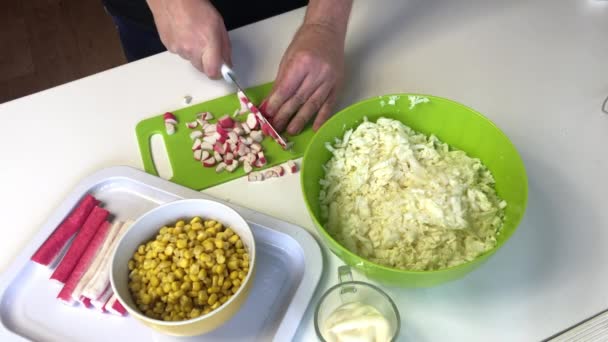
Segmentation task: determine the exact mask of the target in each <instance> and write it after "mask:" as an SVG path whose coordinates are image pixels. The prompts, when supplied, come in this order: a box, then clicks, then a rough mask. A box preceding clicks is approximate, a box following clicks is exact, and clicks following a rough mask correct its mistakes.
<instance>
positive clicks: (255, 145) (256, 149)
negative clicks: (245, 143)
mask: <svg viewBox="0 0 608 342" xmlns="http://www.w3.org/2000/svg"><path fill="white" fill-rule="evenodd" d="M249 148H250V149H251V151H253V152H255V153H258V152H262V145H260V143H257V142H254V143H253V144H251V146H249Z"/></svg>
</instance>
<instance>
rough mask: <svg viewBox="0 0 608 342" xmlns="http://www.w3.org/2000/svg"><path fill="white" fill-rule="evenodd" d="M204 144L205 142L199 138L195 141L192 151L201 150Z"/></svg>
mask: <svg viewBox="0 0 608 342" xmlns="http://www.w3.org/2000/svg"><path fill="white" fill-rule="evenodd" d="M202 143H203V141H202V140H201V139H198V138H197V139H196V140H194V143H193V144H192V151H196V150H200V149H201V144H202Z"/></svg>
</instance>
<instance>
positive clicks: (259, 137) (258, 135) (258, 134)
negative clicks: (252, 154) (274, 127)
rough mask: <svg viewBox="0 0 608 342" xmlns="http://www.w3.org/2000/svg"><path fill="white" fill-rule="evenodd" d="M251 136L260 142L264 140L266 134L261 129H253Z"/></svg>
mask: <svg viewBox="0 0 608 342" xmlns="http://www.w3.org/2000/svg"><path fill="white" fill-rule="evenodd" d="M249 136H250V137H251V139H253V141H255V142H258V143H260V142H262V140H264V135H263V134H262V132H260V131H251V133H249Z"/></svg>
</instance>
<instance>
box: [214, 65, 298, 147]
mask: <svg viewBox="0 0 608 342" xmlns="http://www.w3.org/2000/svg"><path fill="white" fill-rule="evenodd" d="M221 73H222V77H223V78H224V80H226V82H228V83H231V84H234V85H235V86H236V88H237V90H238V94H237V96H238V97H239V98H240V99H241V101H243V102H245V103H246V104H247V108H249V110H250V111H251V113H253V114H254V115H255V117H256V118H257V119H258V121H259V122H260V125H261V126H262V131H263V132H264V131H266V132H265V133H267V134H268V135H270V136H271V137H272V138H273V139H274V141H276V142H277V143H278V144H279V145H281V147H282V148H283V149H284V150H286V149H288V146H289V144H288V143H287V141H285V139H284V138H283V137H282V136H281V135H280V134H279V133H278V132H277V130H276V129H275V128H274V127H273V126H272V124H270V122H269V121H268V120H267V119H266V116H265V115H264V113H262V112H261V111H260V109H259V108H258V107H257V106H256V105H254V104H253V102H251V99H250V98H249V96H247V94H245V90H244V89H243V88H242V87H241V86H240V85H239V83H238V81H237V77H236V75H235V73H234V71H233V70H232V69H231V68H230V67H229V66H228V65H226V64H222V68H221Z"/></svg>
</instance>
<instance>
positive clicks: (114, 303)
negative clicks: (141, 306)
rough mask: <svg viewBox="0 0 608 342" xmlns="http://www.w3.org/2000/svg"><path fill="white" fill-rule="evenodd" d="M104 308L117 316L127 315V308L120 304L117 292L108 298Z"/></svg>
mask: <svg viewBox="0 0 608 342" xmlns="http://www.w3.org/2000/svg"><path fill="white" fill-rule="evenodd" d="M104 309H105V310H107V311H109V312H110V313H112V314H114V315H117V316H125V315H126V314H127V310H126V309H125V307H124V306H122V304H120V302H119V301H118V298H117V297H116V295H115V294H113V295H112V297H110V299H108V302H107V303H106V305H105V306H104Z"/></svg>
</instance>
